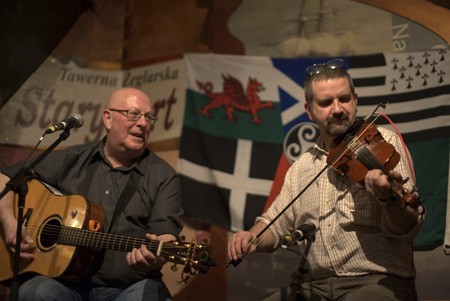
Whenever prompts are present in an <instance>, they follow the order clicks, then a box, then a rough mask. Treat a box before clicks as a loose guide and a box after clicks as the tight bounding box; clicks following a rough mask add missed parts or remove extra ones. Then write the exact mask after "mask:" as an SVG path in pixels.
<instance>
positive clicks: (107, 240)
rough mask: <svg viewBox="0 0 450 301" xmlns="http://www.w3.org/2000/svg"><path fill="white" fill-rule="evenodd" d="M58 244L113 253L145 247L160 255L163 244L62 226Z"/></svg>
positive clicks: (140, 238) (139, 238) (156, 241)
mask: <svg viewBox="0 0 450 301" xmlns="http://www.w3.org/2000/svg"><path fill="white" fill-rule="evenodd" d="M57 240H58V243H59V244H63V245H69V246H80V247H91V248H96V249H105V250H113V251H124V252H129V251H131V250H132V249H133V248H140V247H141V246H142V245H145V246H146V247H147V248H148V249H149V250H150V251H151V252H153V253H155V254H156V255H160V254H159V253H160V251H161V248H162V244H163V242H161V241H158V240H152V241H148V240H147V239H145V238H142V237H130V236H122V235H117V234H110V233H103V232H93V231H89V230H84V229H78V228H73V227H66V226H63V227H62V228H61V232H60V233H59V235H58V239H57Z"/></svg>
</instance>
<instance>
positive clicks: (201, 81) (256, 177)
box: [180, 50, 450, 246]
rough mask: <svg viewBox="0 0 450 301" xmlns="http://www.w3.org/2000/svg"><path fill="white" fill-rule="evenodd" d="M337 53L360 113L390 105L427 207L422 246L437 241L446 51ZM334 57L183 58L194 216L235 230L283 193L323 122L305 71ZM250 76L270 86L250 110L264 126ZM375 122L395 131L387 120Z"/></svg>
mask: <svg viewBox="0 0 450 301" xmlns="http://www.w3.org/2000/svg"><path fill="white" fill-rule="evenodd" d="M341 58H342V59H344V61H345V66H344V68H346V69H347V70H348V71H349V73H350V74H351V75H352V77H353V79H354V82H355V86H356V92H357V93H358V99H359V103H358V114H359V115H360V116H366V115H368V114H370V113H371V112H372V111H373V110H374V109H375V107H376V106H377V105H378V104H379V103H381V102H382V103H388V105H387V108H386V110H385V114H386V115H388V116H389V117H390V118H391V119H392V120H393V121H394V122H395V123H396V126H397V127H398V128H399V130H400V132H401V134H402V135H403V138H404V139H405V141H406V143H407V145H408V148H409V150H410V152H411V155H412V157H413V160H414V164H415V172H416V183H417V184H418V186H419V188H420V191H419V193H420V195H421V197H422V199H423V200H424V202H425V205H426V209H427V218H426V219H425V225H424V228H423V230H422V232H421V234H420V235H419V237H418V238H417V239H416V245H417V246H429V245H436V244H438V243H441V242H442V241H443V240H444V232H445V225H446V223H445V218H446V215H445V211H446V206H447V201H448V193H449V192H448V187H449V177H448V173H449V166H450V165H449V129H450V114H449V113H450V89H449V88H450V84H449V82H450V81H449V78H450V77H449V72H450V68H449V67H450V63H449V58H448V54H447V51H446V50H430V51H423V52H412V53H380V54H374V55H366V56H350V57H341ZM329 59H331V58H308V59H306V58H302V59H271V58H266V57H249V56H226V55H225V56H224V55H212V54H208V55H187V56H186V57H185V62H186V67H187V68H186V69H187V82H188V87H187V99H186V110H185V121H184V127H183V131H182V136H181V142H180V176H181V183H182V195H183V204H184V208H185V210H186V214H187V215H188V216H190V217H193V218H197V219H200V220H202V221H205V222H209V223H212V224H216V225H219V226H223V227H225V228H227V229H230V230H233V231H234V230H240V229H246V228H248V227H250V226H251V225H252V224H253V222H254V217H256V216H257V215H259V214H261V213H262V211H263V210H265V208H267V206H268V205H269V204H270V203H271V201H272V200H273V199H274V198H275V196H276V195H277V194H278V191H279V189H280V187H281V184H282V181H283V179H284V174H285V172H286V170H287V168H288V167H289V166H290V164H291V163H292V162H293V160H295V159H296V158H297V157H298V156H299V155H301V154H302V153H303V152H305V151H306V150H307V149H308V148H310V147H312V146H313V145H314V142H315V140H316V139H317V136H318V131H317V128H316V126H315V125H314V124H313V123H311V122H309V119H308V117H307V116H306V114H305V111H304V91H303V87H302V85H303V81H304V77H305V71H304V70H305V69H306V68H307V67H308V66H310V65H312V64H315V63H324V62H326V61H328V60H329ZM251 79H256V80H257V82H259V83H260V84H262V86H264V89H265V90H262V89H261V90H257V91H258V92H255V93H253V94H254V95H257V96H258V97H256V98H255V99H256V101H258V99H259V101H260V102H272V103H273V106H271V108H269V107H268V106H266V107H264V108H262V107H261V109H260V110H256V111H255V110H253V112H256V115H257V116H258V118H260V119H261V123H260V124H259V125H258V124H257V123H255V122H253V121H252V120H253V118H254V114H253V113H251V112H252V109H251V108H250V107H251V106H249V105H248V104H249V103H250V102H251V101H252V97H251V96H249V95H251V93H250V94H248V91H251V89H250V88H251V85H250V81H251ZM239 86H240V88H239V89H235V87H239ZM246 89H249V90H246ZM221 93H222V94H221ZM243 94H245V95H246V97H243V96H242V95H243ZM224 95H228V96H229V98H228V101H229V100H230V99H235V101H234V102H233V101H232V102H231V103H229V104H227V98H226V97H225V98H222V99H220V97H219V96H224ZM213 98H214V99H215V101H213ZM221 101H222V102H221ZM244 104H247V106H246V105H244ZM255 108H256V106H255ZM252 114H253V115H252ZM233 116H234V117H235V118H234V119H233ZM258 118H256V119H255V120H258ZM377 125H381V126H387V127H389V126H388V125H387V122H384V121H383V120H381V119H378V120H377ZM263 199H266V202H263V201H262V200H263ZM449 239H450V237H449ZM449 242H450V241H449Z"/></svg>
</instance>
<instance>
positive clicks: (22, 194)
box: [0, 128, 70, 301]
mask: <svg viewBox="0 0 450 301" xmlns="http://www.w3.org/2000/svg"><path fill="white" fill-rule="evenodd" d="M69 136H70V128H69V129H66V130H64V132H62V133H61V135H59V138H58V139H57V140H56V141H55V142H53V144H52V145H50V146H49V147H48V148H47V149H46V150H45V151H44V152H42V153H41V154H40V155H39V156H38V157H36V159H34V160H33V161H32V162H31V163H30V165H28V166H25V167H22V168H20V169H19V171H18V172H17V173H16V175H15V176H13V177H12V178H11V179H10V181H8V183H6V185H5V188H3V190H2V192H1V193H0V199H2V198H3V197H4V196H5V195H6V194H7V193H8V192H10V191H13V192H15V193H17V195H18V202H17V209H18V210H17V232H16V245H15V248H16V252H14V265H13V279H12V283H11V301H17V300H19V263H20V244H21V241H22V225H23V209H24V208H25V198H26V195H27V193H28V186H27V184H28V181H29V180H30V179H31V178H33V177H34V176H35V172H34V170H33V168H34V167H35V166H36V165H38V164H39V162H41V161H42V159H44V158H45V157H46V156H47V155H48V154H49V153H50V152H51V151H52V150H54V149H55V147H56V146H58V145H59V144H60V143H61V142H62V141H64V140H66V139H67V138H68V137H69Z"/></svg>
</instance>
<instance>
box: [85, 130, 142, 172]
mask: <svg viewBox="0 0 450 301" xmlns="http://www.w3.org/2000/svg"><path fill="white" fill-rule="evenodd" d="M105 141H106V136H105V137H104V138H103V139H102V140H100V142H99V143H98V144H97V146H96V148H95V149H94V151H93V152H92V157H91V160H90V163H94V162H97V161H101V160H102V161H104V162H105V163H106V164H107V165H108V166H110V167H111V164H110V163H109V161H108V160H107V158H106V155H105ZM149 152H150V151H149V150H148V149H145V151H144V152H143V153H142V155H141V156H139V157H137V158H135V159H134V160H133V163H131V164H130V165H128V166H121V167H119V168H117V169H118V170H122V171H130V170H132V169H135V170H136V171H138V172H139V173H140V174H142V175H144V174H145V173H144V170H145V168H144V163H143V161H144V158H145V157H147V156H148V155H149ZM111 168H112V167H111Z"/></svg>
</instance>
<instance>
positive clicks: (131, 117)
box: [108, 109, 158, 124]
mask: <svg viewBox="0 0 450 301" xmlns="http://www.w3.org/2000/svg"><path fill="white" fill-rule="evenodd" d="M108 110H110V111H113V112H119V113H122V114H123V115H124V116H125V117H127V120H128V121H133V122H136V121H138V120H139V119H140V118H141V116H144V118H145V121H147V122H148V123H149V124H155V123H156V121H157V120H158V117H155V116H153V115H152V114H150V113H141V112H138V111H134V110H119V109H108Z"/></svg>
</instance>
